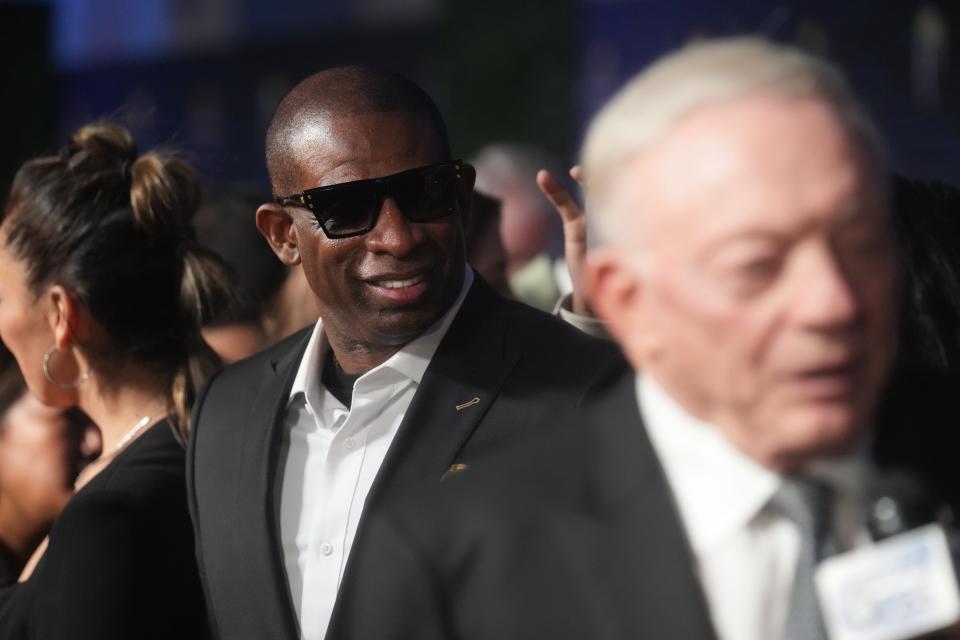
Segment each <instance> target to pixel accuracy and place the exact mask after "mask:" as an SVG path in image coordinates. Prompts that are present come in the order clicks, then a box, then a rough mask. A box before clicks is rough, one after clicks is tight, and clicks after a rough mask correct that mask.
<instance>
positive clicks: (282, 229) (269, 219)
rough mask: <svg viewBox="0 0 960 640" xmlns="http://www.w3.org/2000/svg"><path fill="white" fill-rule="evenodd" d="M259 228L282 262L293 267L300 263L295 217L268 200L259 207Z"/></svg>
mask: <svg viewBox="0 0 960 640" xmlns="http://www.w3.org/2000/svg"><path fill="white" fill-rule="evenodd" d="M256 221H257V229H259V230H260V233H261V234H262V235H263V237H264V238H266V240H267V243H268V244H269V245H270V248H271V249H273V252H274V253H275V254H277V257H278V258H280V262H282V263H283V264H285V265H287V266H289V267H292V266H294V265H297V264H300V248H299V247H298V246H297V234H296V233H295V232H294V228H293V217H292V216H291V215H290V214H289V213H288V212H287V210H286V209H285V208H284V207H282V206H280V205H279V204H274V203H272V202H268V203H266V204H262V205H260V207H259V208H258V209H257V218H256Z"/></svg>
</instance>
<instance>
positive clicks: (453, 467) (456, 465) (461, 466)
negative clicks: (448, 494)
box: [440, 462, 470, 482]
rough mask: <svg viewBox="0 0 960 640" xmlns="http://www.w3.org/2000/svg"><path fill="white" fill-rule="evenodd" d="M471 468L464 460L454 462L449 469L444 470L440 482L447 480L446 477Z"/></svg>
mask: <svg viewBox="0 0 960 640" xmlns="http://www.w3.org/2000/svg"><path fill="white" fill-rule="evenodd" d="M469 468H470V465H468V464H463V463H462V462H457V463H454V464H452V465H450V468H449V469H447V470H446V471H444V472H443V475H442V476H440V482H443V481H444V480H446V479H447V478H449V477H450V476H455V475H457V474H458V473H462V472H464V471H466V470H467V469H469Z"/></svg>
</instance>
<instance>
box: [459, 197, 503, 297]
mask: <svg viewBox="0 0 960 640" xmlns="http://www.w3.org/2000/svg"><path fill="white" fill-rule="evenodd" d="M463 237H464V241H465V242H466V245H467V263H468V264H469V265H470V266H471V267H473V270H474V271H476V272H477V273H478V274H479V275H480V276H481V277H482V278H483V279H484V280H486V281H487V283H488V284H489V285H490V286H491V287H493V289H494V290H495V291H496V292H497V293H499V294H500V295H502V296H504V297H505V298H512V297H513V293H512V292H511V291H510V283H509V281H508V278H507V253H506V251H505V250H504V248H503V240H502V239H501V237H500V201H499V200H497V199H496V198H491V197H489V196H486V195H484V194H482V193H480V192H478V191H477V190H474V192H473V195H472V198H471V200H470V212H469V214H468V215H466V216H464V221H463Z"/></svg>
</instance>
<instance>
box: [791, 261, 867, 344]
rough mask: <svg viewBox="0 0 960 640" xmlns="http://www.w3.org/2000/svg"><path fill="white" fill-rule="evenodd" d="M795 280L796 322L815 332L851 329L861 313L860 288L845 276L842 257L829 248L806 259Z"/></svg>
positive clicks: (794, 304) (794, 303)
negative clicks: (816, 330) (848, 327)
mask: <svg viewBox="0 0 960 640" xmlns="http://www.w3.org/2000/svg"><path fill="white" fill-rule="evenodd" d="M805 263H806V264H805V265H804V268H802V269H800V270H799V271H798V273H797V277H796V278H795V280H794V283H795V284H794V287H793V292H792V300H791V304H792V307H793V314H794V318H795V319H796V320H797V321H799V322H800V323H801V324H803V325H805V326H808V327H810V328H815V329H835V328H841V327H846V326H851V325H853V324H855V323H856V322H857V320H858V319H859V317H860V313H861V308H860V307H861V303H860V298H859V295H860V292H859V285H861V284H862V283H857V282H855V281H854V280H853V279H852V277H851V275H850V274H848V273H846V272H845V271H844V268H843V263H842V261H841V260H840V257H839V256H837V255H836V253H835V252H834V251H833V250H832V249H830V248H829V247H828V246H822V247H818V248H816V249H814V250H812V252H811V253H810V254H809V255H807V256H806V257H805Z"/></svg>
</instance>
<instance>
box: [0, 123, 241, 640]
mask: <svg viewBox="0 0 960 640" xmlns="http://www.w3.org/2000/svg"><path fill="white" fill-rule="evenodd" d="M197 200H198V188H197V184H196V181H195V180H194V177H193V173H192V171H191V169H190V167H189V166H188V165H187V164H185V163H184V162H182V161H180V160H177V159H175V158H172V157H170V156H167V155H164V154H163V153H159V152H151V153H147V154H145V155H141V156H138V155H137V151H136V148H135V146H134V143H133V140H132V138H131V136H130V133H129V132H128V131H127V130H126V129H124V128H122V127H120V126H117V125H111V124H94V125H88V126H86V127H83V128H81V129H80V130H78V131H77V132H76V133H74V135H73V137H72V139H71V141H70V144H69V145H68V147H67V148H66V150H64V152H63V153H61V154H60V155H58V156H51V157H44V158H38V159H35V160H32V161H30V162H27V163H26V164H24V165H23V166H22V167H21V168H20V170H19V171H18V172H17V175H16V177H15V178H14V181H13V185H12V187H11V191H10V196H9V199H8V201H7V203H6V206H5V208H4V212H3V220H2V224H0V338H2V339H3V341H4V342H5V343H6V345H7V346H8V348H9V349H10V351H11V352H12V353H13V355H14V357H15V358H16V360H17V363H18V364H19V366H20V369H21V371H22V372H23V375H24V378H25V379H26V382H27V385H28V387H29V388H30V390H31V391H32V392H33V393H34V394H35V395H36V396H37V397H38V398H39V399H40V400H41V401H42V402H43V403H44V404H47V405H51V406H55V407H62V408H65V407H78V408H80V409H82V410H83V411H84V412H85V413H86V414H87V415H88V416H90V418H91V419H92V420H93V421H94V423H96V425H97V426H98V427H99V429H100V433H101V441H102V452H101V454H100V457H99V458H98V459H97V460H96V461H95V462H93V463H92V464H91V465H89V466H88V467H86V468H85V469H84V470H83V472H82V473H81V475H80V476H79V477H78V479H77V482H76V491H75V493H74V494H73V496H72V497H71V498H70V500H69V501H68V502H67V505H66V507H65V508H64V509H63V511H62V512H61V514H60V515H59V516H58V517H57V519H56V521H55V522H54V524H53V527H52V529H51V531H50V534H49V536H48V538H47V540H46V541H45V542H44V543H43V544H41V546H40V547H39V548H38V549H37V551H36V552H35V553H34V556H33V558H32V559H31V560H30V562H29V563H28V564H27V565H26V567H24V568H23V569H22V572H21V571H20V568H19V567H14V566H6V567H4V566H2V565H0V638H3V639H4V640H11V639H18V638H36V639H38V640H61V639H74V638H97V639H98V640H111V639H114V638H117V639H119V638H124V639H128V638H193V637H201V636H203V635H204V634H205V616H204V608H203V597H202V593H201V589H200V583H199V578H198V573H197V566H196V562H195V559H194V553H193V539H192V529H191V525H190V519H189V515H188V511H187V504H186V488H185V483H184V450H183V442H184V441H185V437H186V433H187V430H188V429H189V426H190V425H189V420H190V418H189V416H190V414H189V408H190V404H191V402H192V400H193V397H194V395H195V393H196V391H197V388H198V385H199V384H200V383H201V382H202V381H203V379H204V378H205V377H206V376H207V375H208V374H209V373H211V372H212V370H213V369H214V368H215V367H216V366H217V364H218V362H217V359H216V356H215V354H213V352H212V351H211V350H210V349H209V348H208V347H207V346H206V344H205V343H204V342H203V340H202V338H201V337H200V326H201V324H202V323H203V321H204V320H205V319H206V318H207V317H208V316H210V315H211V314H213V313H214V312H216V311H217V310H218V309H217V307H218V306H219V305H220V304H221V303H222V302H224V301H225V300H226V299H227V296H228V287H227V282H226V279H225V276H224V271H223V269H222V266H221V264H220V263H219V262H218V260H217V259H216V258H215V257H214V256H213V255H212V254H210V253H207V252H205V251H204V250H202V249H201V248H200V247H199V246H198V245H197V244H196V243H194V241H193V239H192V228H191V217H192V216H193V213H194V212H195V210H196V207H197ZM7 564H8V565H9V563H7ZM18 573H19V580H18ZM3 585H5V586H3Z"/></svg>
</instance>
